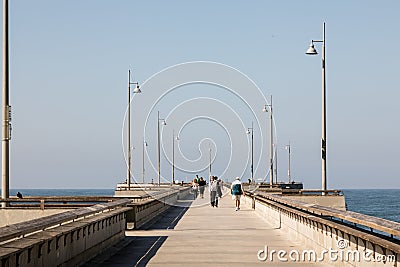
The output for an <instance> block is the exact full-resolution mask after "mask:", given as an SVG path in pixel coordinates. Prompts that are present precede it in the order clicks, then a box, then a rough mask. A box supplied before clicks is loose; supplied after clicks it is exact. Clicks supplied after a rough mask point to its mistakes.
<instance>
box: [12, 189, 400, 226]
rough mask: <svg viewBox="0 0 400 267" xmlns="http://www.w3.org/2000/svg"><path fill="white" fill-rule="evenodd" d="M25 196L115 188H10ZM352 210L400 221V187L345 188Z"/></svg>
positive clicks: (97, 193) (109, 191)
mask: <svg viewBox="0 0 400 267" xmlns="http://www.w3.org/2000/svg"><path fill="white" fill-rule="evenodd" d="M17 192H21V193H22V195H23V196H112V195H113V194H114V189H10V195H12V196H15V195H16V194H17ZM343 193H344V195H345V197H346V203H347V209H348V210H350V211H354V212H358V213H362V214H367V215H371V216H376V217H380V218H384V219H387V220H391V221H396V222H400V201H399V196H400V189H345V190H343Z"/></svg>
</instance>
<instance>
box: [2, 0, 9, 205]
mask: <svg viewBox="0 0 400 267" xmlns="http://www.w3.org/2000/svg"><path fill="white" fill-rule="evenodd" d="M8 52H9V49H8V0H3V93H2V141H1V148H2V149H1V151H2V152H1V155H2V157H1V159H2V160H1V161H2V162H1V181H2V183H1V197H2V198H3V199H5V198H8V197H9V196H10V139H11V122H10V121H11V106H10V104H9V56H8ZM1 206H2V207H7V206H8V203H7V202H2V203H1Z"/></svg>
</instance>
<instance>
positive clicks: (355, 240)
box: [243, 193, 400, 267]
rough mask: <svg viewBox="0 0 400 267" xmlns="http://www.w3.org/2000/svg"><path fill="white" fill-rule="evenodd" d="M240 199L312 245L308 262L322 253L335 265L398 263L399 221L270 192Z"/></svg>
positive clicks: (386, 264)
mask: <svg viewBox="0 0 400 267" xmlns="http://www.w3.org/2000/svg"><path fill="white" fill-rule="evenodd" d="M243 202H244V203H245V204H246V205H248V206H251V207H252V208H253V209H255V210H256V212H258V213H259V214H260V216H262V217H263V218H265V219H266V220H268V221H269V222H271V223H272V224H273V225H276V226H277V227H278V228H280V229H282V230H283V231H284V232H285V233H287V234H289V235H290V236H291V237H292V238H294V239H297V240H299V241H301V242H302V243H303V244H305V249H306V248H311V249H312V253H315V255H311V259H310V260H311V261H318V258H321V257H322V256H325V257H324V259H325V260H327V259H328V261H329V263H330V264H332V265H334V266H360V267H362V266H400V239H399V237H400V223H397V222H392V221H388V220H384V219H380V218H376V217H372V216H367V215H363V214H359V213H355V212H350V211H342V210H337V209H334V208H328V207H323V206H320V205H315V204H309V203H304V202H300V201H294V200H290V199H285V198H284V197H282V196H277V195H271V194H263V193H259V194H258V195H257V194H256V195H253V194H249V195H247V196H246V197H245V198H244V199H243ZM307 251H308V252H310V251H311V250H309V249H308V250H307ZM314 257H315V258H314ZM332 257H333V258H332Z"/></svg>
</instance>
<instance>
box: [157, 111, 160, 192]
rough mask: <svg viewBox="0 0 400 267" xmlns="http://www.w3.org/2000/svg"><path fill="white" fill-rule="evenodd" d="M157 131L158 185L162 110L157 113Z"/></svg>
mask: <svg viewBox="0 0 400 267" xmlns="http://www.w3.org/2000/svg"><path fill="white" fill-rule="evenodd" d="M157 116H158V117H157V132H158V186H160V183H161V169H160V167H161V166H160V164H161V158H160V111H158V113H157Z"/></svg>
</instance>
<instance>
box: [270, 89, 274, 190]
mask: <svg viewBox="0 0 400 267" xmlns="http://www.w3.org/2000/svg"><path fill="white" fill-rule="evenodd" d="M273 139H274V136H273V121H272V95H271V114H270V151H271V153H270V169H269V185H270V187H272V185H273V183H274V143H273Z"/></svg>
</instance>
